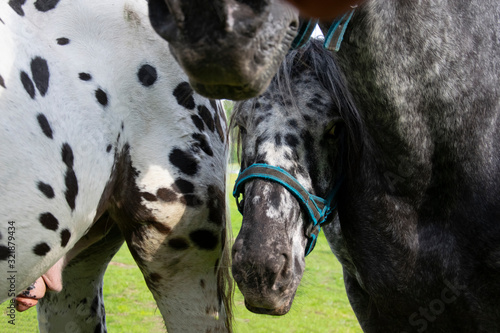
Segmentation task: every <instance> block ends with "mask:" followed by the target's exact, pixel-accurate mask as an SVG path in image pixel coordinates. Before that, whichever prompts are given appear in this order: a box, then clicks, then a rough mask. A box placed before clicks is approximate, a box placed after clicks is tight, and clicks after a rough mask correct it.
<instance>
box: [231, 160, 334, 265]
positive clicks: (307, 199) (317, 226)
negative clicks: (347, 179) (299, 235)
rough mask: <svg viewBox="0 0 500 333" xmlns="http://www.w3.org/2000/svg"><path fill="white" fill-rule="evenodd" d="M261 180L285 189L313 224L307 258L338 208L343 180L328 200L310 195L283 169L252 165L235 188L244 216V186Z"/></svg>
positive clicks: (307, 246) (239, 207) (241, 176)
mask: <svg viewBox="0 0 500 333" xmlns="http://www.w3.org/2000/svg"><path fill="white" fill-rule="evenodd" d="M255 178H260V179H264V180H269V181H273V182H276V183H278V184H280V185H282V186H283V187H285V188H286V189H287V190H288V191H290V193H291V194H292V195H293V196H294V197H295V198H296V199H297V200H298V202H299V204H300V205H301V207H303V208H304V210H305V212H306V213H307V215H308V218H309V220H310V222H311V223H312V228H311V232H310V234H309V235H306V236H307V237H308V244H307V245H306V254H305V255H306V256H307V255H308V254H309V253H310V252H311V251H312V249H313V248H314V245H315V244H316V240H317V235H318V234H319V232H320V231H321V224H323V223H324V222H325V221H326V220H327V218H328V216H329V214H330V213H331V212H332V211H333V210H334V209H335V208H336V200H335V198H336V195H337V192H338V190H339V188H340V185H341V184H342V180H343V178H341V179H340V180H339V181H338V182H337V184H336V185H335V187H334V188H333V189H332V190H331V191H330V193H329V194H328V196H327V198H326V199H323V198H320V197H318V196H315V195H312V194H310V193H309V192H308V191H307V190H306V189H305V188H304V187H303V186H302V185H301V184H300V183H299V181H298V180H297V179H296V178H295V177H293V176H292V175H290V174H289V173H288V172H286V171H285V170H283V169H282V168H279V167H275V166H271V165H268V164H264V163H256V164H252V165H251V166H249V167H248V168H246V169H245V170H243V171H241V172H240V174H239V175H238V178H237V179H236V184H235V186H234V191H233V196H234V197H235V198H236V201H237V203H238V210H239V211H240V213H242V214H243V207H242V205H241V204H240V203H239V196H240V194H241V193H243V192H244V184H245V183H246V182H248V181H249V180H252V179H255Z"/></svg>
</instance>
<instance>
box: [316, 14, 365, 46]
mask: <svg viewBox="0 0 500 333" xmlns="http://www.w3.org/2000/svg"><path fill="white" fill-rule="evenodd" d="M356 7H357V6H354V7H353V8H352V9H351V10H350V11H349V12H347V13H345V14H344V15H342V17H340V18H339V19H336V20H335V21H333V23H332V25H331V26H330V28H329V29H328V32H327V34H326V36H325V42H324V43H323V47H324V48H325V49H328V50H331V51H335V52H337V51H338V50H340V45H341V44H342V41H343V40H344V34H345V32H346V30H347V25H348V24H349V22H350V21H351V18H352V16H353V14H354V11H355V10H356ZM332 40H336V42H335V47H333V46H332Z"/></svg>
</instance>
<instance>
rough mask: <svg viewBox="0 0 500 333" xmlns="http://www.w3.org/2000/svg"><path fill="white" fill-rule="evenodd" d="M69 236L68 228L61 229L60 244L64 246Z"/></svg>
mask: <svg viewBox="0 0 500 333" xmlns="http://www.w3.org/2000/svg"><path fill="white" fill-rule="evenodd" d="M70 238H71V232H70V231H69V230H68V229H64V230H62V231H61V246H62V247H65V246H66V245H67V244H68V242H69V239H70Z"/></svg>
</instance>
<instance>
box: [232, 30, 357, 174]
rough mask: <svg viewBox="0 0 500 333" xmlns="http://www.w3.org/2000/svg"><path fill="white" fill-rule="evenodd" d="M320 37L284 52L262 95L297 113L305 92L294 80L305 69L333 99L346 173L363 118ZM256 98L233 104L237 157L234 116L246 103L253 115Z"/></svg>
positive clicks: (353, 162) (234, 129)
mask: <svg viewBox="0 0 500 333" xmlns="http://www.w3.org/2000/svg"><path fill="white" fill-rule="evenodd" d="M322 44H323V42H322V40H320V39H311V40H310V41H309V42H308V43H306V44H305V45H304V46H303V47H301V48H299V49H295V50H291V51H289V52H288V54H287V56H286V58H285V59H284V61H283V63H282V64H281V66H280V68H279V70H278V72H277V73H276V75H275V76H274V78H273V79H272V81H271V84H270V88H268V90H267V91H266V92H265V93H264V94H273V96H272V98H274V99H277V100H278V101H279V102H280V103H283V104H288V105H289V106H290V108H289V109H290V110H292V111H293V110H294V111H295V113H296V114H299V115H300V114H301V113H302V112H301V110H300V109H299V107H298V100H299V99H300V98H302V96H303V94H304V93H306V92H304V91H303V92H300V91H298V92H297V91H294V89H293V86H294V84H295V83H294V81H297V80H302V79H303V78H304V76H305V75H306V74H305V72H309V75H311V76H314V77H315V78H317V80H318V81H319V83H320V84H321V85H322V86H323V88H324V89H325V91H326V92H327V94H328V97H329V98H330V99H331V100H332V101H333V102H334V105H335V107H336V109H337V110H338V112H339V114H340V117H341V119H342V121H343V123H344V126H345V130H346V133H345V139H344V140H345V143H344V148H343V149H344V154H346V156H347V158H346V162H347V163H348V165H347V166H345V167H344V169H345V170H347V171H348V172H349V173H353V172H354V171H355V170H356V166H357V165H358V164H359V163H358V161H359V158H360V156H361V154H362V152H363V147H364V140H363V139H364V137H365V134H364V133H365V130H364V124H363V118H362V116H361V114H360V112H359V111H358V109H357V108H356V105H355V103H354V99H353V97H352V95H351V93H350V91H349V89H348V87H347V83H346V79H345V77H344V74H343V72H342V71H341V69H340V67H339V65H338V64H337V61H336V59H335V57H334V55H333V54H332V53H331V52H330V51H329V50H327V49H325V48H323V45H322ZM258 98H259V97H256V98H252V99H249V100H247V101H243V102H238V103H236V104H235V107H234V111H233V114H232V115H231V119H230V126H229V127H230V130H231V132H232V133H233V138H234V140H235V141H236V143H237V147H238V148H237V154H238V159H239V160H241V158H242V155H241V133H240V131H239V129H238V128H237V119H238V118H239V117H241V116H242V110H243V106H246V105H247V104H250V112H249V113H248V114H247V115H245V116H247V117H250V118H251V117H253V116H254V113H255V106H256V105H257V104H258Z"/></svg>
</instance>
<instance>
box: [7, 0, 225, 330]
mask: <svg viewBox="0 0 500 333" xmlns="http://www.w3.org/2000/svg"><path fill="white" fill-rule="evenodd" d="M0 45H2V51H1V53H0V164H1V165H2V169H1V171H0V302H5V303H3V305H2V306H3V307H10V308H13V307H14V306H17V308H18V309H21V310H23V309H26V308H29V307H30V306H33V305H34V304H36V303H37V301H38V300H40V301H39V302H38V318H39V323H40V330H41V331H42V332H66V331H68V330H69V331H72V332H77V331H80V332H105V331H106V323H105V313H104V305H103V300H102V278H103V274H104V272H105V270H106V266H107V264H108V262H109V261H110V260H111V258H112V257H113V255H114V254H115V253H116V251H118V249H119V248H120V246H121V245H122V243H123V241H124V240H126V242H127V245H128V247H129V249H130V251H131V253H132V255H133V257H134V259H135V260H136V262H137V264H138V265H139V267H140V269H141V271H142V273H143V275H144V278H145V280H146V283H147V285H148V287H149V289H150V290H151V292H152V293H153V296H154V298H155V300H156V302H157V304H158V307H159V309H160V312H161V313H162V315H163V318H164V321H165V324H166V327H167V329H168V331H169V332H227V331H231V320H230V318H231V312H230V295H231V283H230V279H229V274H228V261H229V256H228V255H227V251H226V250H227V246H226V239H227V238H226V230H228V227H227V225H226V209H225V208H226V203H225V195H224V193H225V167H226V156H227V142H226V130H227V126H226V122H225V115H224V112H223V110H222V108H221V107H220V106H219V104H218V103H217V102H215V101H209V100H207V99H206V98H203V97H201V96H199V95H196V94H194V93H193V90H192V89H191V87H190V85H189V84H188V83H187V82H186V80H187V78H186V76H185V75H184V74H183V73H182V71H181V69H180V67H179V66H178V65H177V64H176V62H175V61H174V59H173V58H172V56H171V55H170V53H169V50H168V45H167V43H166V42H165V41H164V40H162V39H161V38H159V37H157V35H156V33H155V32H154V31H153V30H152V28H151V27H150V23H149V20H148V16H147V2H146V1H142V0H109V1H108V0H107V1H85V0H61V1H58V0H52V1H50V0H46V1H43V0H36V1H34V0H32V1H25V0H10V1H3V2H2V3H0ZM16 295H17V303H15V302H14V301H13V300H12V301H10V303H9V301H8V300H9V299H13V297H15V296H16ZM9 311H10V309H9Z"/></svg>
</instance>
